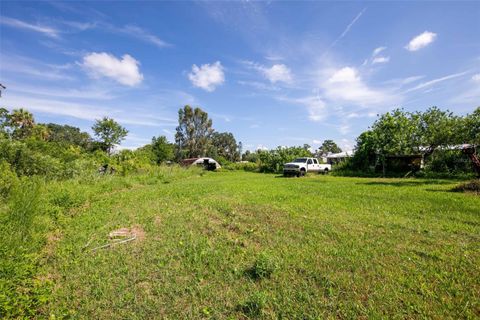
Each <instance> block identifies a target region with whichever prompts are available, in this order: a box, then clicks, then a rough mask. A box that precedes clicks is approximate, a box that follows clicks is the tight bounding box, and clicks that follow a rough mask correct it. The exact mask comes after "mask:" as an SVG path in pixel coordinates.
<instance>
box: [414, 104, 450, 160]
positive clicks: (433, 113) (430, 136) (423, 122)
mask: <svg viewBox="0 0 480 320" xmlns="http://www.w3.org/2000/svg"><path fill="white" fill-rule="evenodd" d="M412 117H413V118H414V119H417V120H418V122H417V125H418V131H417V133H416V136H417V137H418V139H416V141H417V143H418V145H419V147H420V146H421V147H422V149H423V153H424V156H425V157H428V156H430V155H431V154H432V153H433V152H434V151H435V150H436V149H437V148H438V147H440V146H447V145H451V144H456V143H458V142H459V141H458V138H459V136H458V135H457V134H456V133H457V130H456V127H458V124H459V118H458V117H455V116H454V115H453V113H451V112H450V111H448V110H446V111H443V110H440V109H439V108H437V107H431V108H429V109H427V110H426V111H425V112H417V113H415V114H414V115H412Z"/></svg>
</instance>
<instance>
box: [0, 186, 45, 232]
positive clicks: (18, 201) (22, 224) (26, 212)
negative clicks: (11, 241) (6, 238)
mask: <svg viewBox="0 0 480 320" xmlns="http://www.w3.org/2000/svg"><path fill="white" fill-rule="evenodd" d="M41 183H42V182H41V180H40V179H38V178H30V179H23V180H22V182H21V183H20V184H19V185H18V186H16V187H15V188H14V189H13V191H12V193H11V195H10V198H9V206H8V216H7V219H8V221H7V223H8V224H9V225H10V227H11V231H12V233H11V235H12V236H16V235H18V236H19V238H20V240H22V241H26V240H28V238H29V236H30V234H31V229H32V225H33V221H34V218H35V215H38V214H39V207H40V206H39V205H40V188H41Z"/></svg>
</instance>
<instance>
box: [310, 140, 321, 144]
mask: <svg viewBox="0 0 480 320" xmlns="http://www.w3.org/2000/svg"><path fill="white" fill-rule="evenodd" d="M312 143H313V144H321V143H322V140H317V139H313V140H312Z"/></svg>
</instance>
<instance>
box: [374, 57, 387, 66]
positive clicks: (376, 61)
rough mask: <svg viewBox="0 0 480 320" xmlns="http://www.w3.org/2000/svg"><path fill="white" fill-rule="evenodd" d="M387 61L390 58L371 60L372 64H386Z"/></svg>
mask: <svg viewBox="0 0 480 320" xmlns="http://www.w3.org/2000/svg"><path fill="white" fill-rule="evenodd" d="M389 61H390V57H375V58H373V60H372V64H378V63H387V62H389Z"/></svg>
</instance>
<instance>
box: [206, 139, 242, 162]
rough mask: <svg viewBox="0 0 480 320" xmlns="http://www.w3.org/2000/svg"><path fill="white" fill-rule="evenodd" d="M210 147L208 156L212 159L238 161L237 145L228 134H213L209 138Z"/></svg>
mask: <svg viewBox="0 0 480 320" xmlns="http://www.w3.org/2000/svg"><path fill="white" fill-rule="evenodd" d="M211 141H212V147H211V149H210V150H209V153H208V155H209V156H210V157H212V158H214V159H217V161H218V159H219V158H224V159H226V160H227V161H230V162H234V161H238V160H239V158H240V155H239V153H238V145H237V141H236V140H235V137H234V136H233V134H232V133H230V132H222V133H220V132H214V133H212V136H211Z"/></svg>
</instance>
